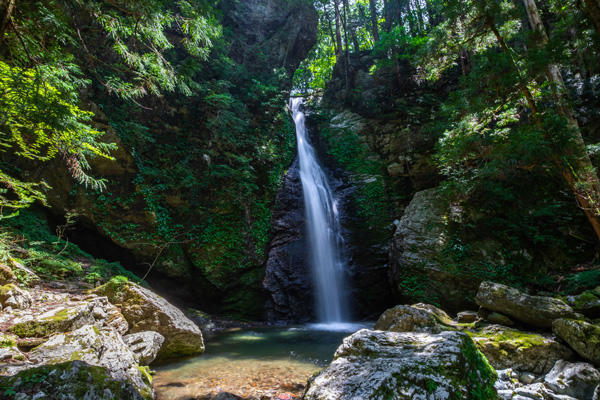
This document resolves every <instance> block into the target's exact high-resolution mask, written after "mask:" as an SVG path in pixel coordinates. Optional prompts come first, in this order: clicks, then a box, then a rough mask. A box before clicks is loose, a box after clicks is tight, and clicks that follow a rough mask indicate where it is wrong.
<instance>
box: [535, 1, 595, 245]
mask: <svg viewBox="0 0 600 400" xmlns="http://www.w3.org/2000/svg"><path fill="white" fill-rule="evenodd" d="M591 1H595V0H591ZM523 4H524V5H525V9H526V10H527V17H528V18H529V23H530V25H531V28H532V29H533V31H534V32H536V34H537V35H538V41H539V43H538V45H540V46H544V45H546V44H547V43H548V35H547V33H546V29H545V28H544V24H543V23H542V19H541V17H540V13H539V11H538V8H537V5H536V4H535V0H523ZM546 78H547V79H548V82H549V83H550V85H551V87H552V90H553V95H554V99H555V102H556V105H557V109H558V112H559V113H560V114H561V115H562V116H563V117H565V119H566V120H567V122H568V124H569V128H570V129H569V131H570V132H571V139H573V143H574V144H575V149H574V151H573V152H572V153H573V154H567V155H568V156H569V158H570V159H571V160H572V164H568V161H564V163H567V164H566V165H563V166H562V168H561V172H562V175H563V176H564V178H565V180H566V181H567V183H568V184H569V186H570V187H571V190H572V191H573V192H574V193H575V196H576V198H577V201H578V202H579V205H580V206H581V208H582V209H583V210H584V212H585V215H586V216H587V218H588V220H589V222H590V224H591V225H592V227H593V228H594V232H595V233H596V237H597V239H598V240H600V209H599V205H600V203H599V202H600V182H599V181H598V176H597V174H596V170H595V169H594V166H593V164H592V161H591V160H590V157H589V156H588V154H587V151H586V148H585V142H584V140H583V136H582V135H581V130H580V129H579V125H578V123H577V120H576V119H575V113H574V112H573V109H572V108H571V106H570V104H569V101H568V98H567V96H568V94H567V89H566V87H565V83H564V81H563V78H562V74H561V72H560V69H559V68H558V65H556V64H549V65H548V67H547V70H546Z"/></svg>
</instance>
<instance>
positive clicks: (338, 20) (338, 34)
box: [333, 0, 343, 55]
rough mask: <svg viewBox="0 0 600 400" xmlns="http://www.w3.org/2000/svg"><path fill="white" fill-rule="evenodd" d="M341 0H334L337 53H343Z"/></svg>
mask: <svg viewBox="0 0 600 400" xmlns="http://www.w3.org/2000/svg"><path fill="white" fill-rule="evenodd" d="M338 1H339V0H333V6H334V10H335V42H336V43H337V53H336V54H337V55H340V54H342V48H343V47H342V33H341V32H342V17H341V16H340V7H339V5H338Z"/></svg>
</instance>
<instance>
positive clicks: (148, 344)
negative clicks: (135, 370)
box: [123, 331, 165, 365]
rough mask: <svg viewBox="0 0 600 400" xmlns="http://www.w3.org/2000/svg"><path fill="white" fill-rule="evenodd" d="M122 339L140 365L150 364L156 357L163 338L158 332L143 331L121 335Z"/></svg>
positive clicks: (163, 340)
mask: <svg viewBox="0 0 600 400" xmlns="http://www.w3.org/2000/svg"><path fill="white" fill-rule="evenodd" d="M123 341H124V342H125V344H126V345H127V346H128V347H129V349H130V350H131V351H132V352H133V355H134V356H135V359H136V360H137V362H138V363H140V364H141V365H150V364H151V363H152V361H154V360H155V359H156V356H157V355H158V352H159V351H160V348H161V346H162V345H163V343H164V342H165V338H164V336H163V335H161V334H160V333H158V332H154V331H145V332H137V333H131V334H129V335H125V336H123Z"/></svg>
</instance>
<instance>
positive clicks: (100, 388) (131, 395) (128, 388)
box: [0, 361, 151, 400]
mask: <svg viewBox="0 0 600 400" xmlns="http://www.w3.org/2000/svg"><path fill="white" fill-rule="evenodd" d="M0 398H2V399H23V400H25V399H56V400H72V399H97V400H114V399H129V400H144V399H150V398H151V397H149V396H148V395H146V396H143V395H142V394H140V393H139V392H138V390H137V389H136V388H135V386H134V385H132V384H131V382H129V381H127V380H122V379H117V378H115V377H114V376H113V375H111V373H110V370H109V369H108V368H105V367H99V366H92V365H90V364H87V363H85V362H83V361H69V362H65V363H60V364H55V365H43V366H39V367H35V368H31V369H27V370H24V371H21V372H19V373H18V374H16V375H13V376H0Z"/></svg>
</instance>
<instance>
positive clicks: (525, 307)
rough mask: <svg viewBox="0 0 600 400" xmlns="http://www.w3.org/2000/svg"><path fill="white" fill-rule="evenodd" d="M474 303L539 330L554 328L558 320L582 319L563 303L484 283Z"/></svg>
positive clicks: (507, 287) (551, 298) (550, 298)
mask: <svg viewBox="0 0 600 400" xmlns="http://www.w3.org/2000/svg"><path fill="white" fill-rule="evenodd" d="M475 301H477V304H479V305H480V306H481V307H484V308H486V309H488V310H492V311H496V312H499V313H503V314H506V315H508V316H509V317H513V318H515V319H517V320H519V321H521V322H524V323H526V324H529V325H533V326H536V327H540V328H550V327H552V321H554V320H555V319H558V318H577V317H579V316H580V315H579V314H577V313H576V312H575V311H573V309H572V308H571V307H570V306H569V305H567V304H566V303H565V302H563V301H562V300H559V299H555V298H553V297H546V296H531V295H528V294H526V293H523V292H521V291H520V290H518V289H515V288H512V287H510V286H506V285H501V284H499V283H493V282H482V283H481V286H480V287H479V290H478V291H477V297H476V298H475Z"/></svg>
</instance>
